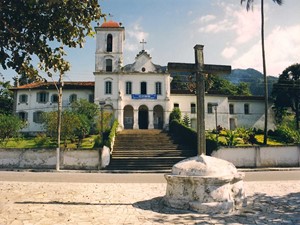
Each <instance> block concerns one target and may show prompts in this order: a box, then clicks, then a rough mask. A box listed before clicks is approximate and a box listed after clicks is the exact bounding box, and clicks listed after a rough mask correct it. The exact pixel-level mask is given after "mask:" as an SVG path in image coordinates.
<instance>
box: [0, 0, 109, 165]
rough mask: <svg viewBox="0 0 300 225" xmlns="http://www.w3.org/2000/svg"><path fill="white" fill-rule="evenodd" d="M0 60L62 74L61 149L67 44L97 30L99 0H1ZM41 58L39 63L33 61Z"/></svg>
mask: <svg viewBox="0 0 300 225" xmlns="http://www.w3.org/2000/svg"><path fill="white" fill-rule="evenodd" d="M0 11H1V18H0V37H1V38H0V63H1V65H2V67H3V69H7V68H11V69H13V70H15V71H16V72H17V73H18V74H22V73H25V74H26V75H27V76H29V77H31V78H32V77H33V78H38V79H39V78H42V77H41V76H40V74H39V73H38V69H39V70H41V71H44V72H46V73H47V75H48V76H49V77H52V75H53V73H56V74H58V75H59V81H58V85H57V86H56V88H57V91H58V123H57V130H58V143H57V145H58V149H57V170H59V146H60V130H61V111H62V86H63V85H62V84H63V75H64V73H65V72H66V71H68V70H69V69H70V63H69V62H68V61H67V60H65V59H64V57H65V56H66V52H65V49H64V46H67V47H69V48H76V47H77V46H79V47H83V44H84V42H85V37H86V36H91V35H93V34H94V31H93V28H92V25H91V22H92V21H94V20H99V19H100V18H101V17H104V16H105V15H104V14H102V13H101V9H100V6H99V4H98V1H97V0H84V1H83V0H1V1H0ZM34 58H37V59H38V61H39V63H38V64H37V66H36V65H34V64H33V61H34V60H33V59H34Z"/></svg>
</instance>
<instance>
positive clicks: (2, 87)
mask: <svg viewBox="0 0 300 225" xmlns="http://www.w3.org/2000/svg"><path fill="white" fill-rule="evenodd" d="M0 77H1V78H3V80H2V81H0V114H10V113H12V111H13V101H14V100H13V98H14V94H13V92H12V91H11V90H9V88H10V87H11V85H10V82H9V81H5V80H4V77H3V75H2V74H1V73H0Z"/></svg>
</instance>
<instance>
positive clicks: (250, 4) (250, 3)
mask: <svg viewBox="0 0 300 225" xmlns="http://www.w3.org/2000/svg"><path fill="white" fill-rule="evenodd" d="M260 1H261V53H262V62H263V74H264V92H265V96H264V97H265V128H264V145H266V144H267V139H268V81H267V68H266V56H265V37H264V36H265V34H264V33H265V29H264V24H265V21H264V0H260ZM243 2H247V4H246V9H247V11H249V10H250V8H253V4H254V0H241V4H243ZM273 2H275V3H277V4H278V5H282V0H273Z"/></svg>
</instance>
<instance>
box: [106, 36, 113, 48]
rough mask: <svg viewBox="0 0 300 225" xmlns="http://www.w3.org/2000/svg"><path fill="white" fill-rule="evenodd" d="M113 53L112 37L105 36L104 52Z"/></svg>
mask: <svg viewBox="0 0 300 225" xmlns="http://www.w3.org/2000/svg"><path fill="white" fill-rule="evenodd" d="M112 51H113V35H112V34H108V35H107V36H106V52H112Z"/></svg>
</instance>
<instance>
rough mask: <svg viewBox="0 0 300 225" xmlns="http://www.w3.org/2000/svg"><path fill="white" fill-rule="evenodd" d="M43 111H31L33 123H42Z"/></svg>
mask: <svg viewBox="0 0 300 225" xmlns="http://www.w3.org/2000/svg"><path fill="white" fill-rule="evenodd" d="M43 113H44V112H43V111H35V112H34V113H33V122H34V123H39V124H41V123H43Z"/></svg>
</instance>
